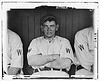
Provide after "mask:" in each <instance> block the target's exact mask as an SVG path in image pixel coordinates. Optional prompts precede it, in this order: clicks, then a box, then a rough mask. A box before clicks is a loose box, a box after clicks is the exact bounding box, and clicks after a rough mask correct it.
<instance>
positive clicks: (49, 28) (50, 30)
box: [43, 21, 58, 38]
mask: <svg viewBox="0 0 100 81" xmlns="http://www.w3.org/2000/svg"><path fill="white" fill-rule="evenodd" d="M57 30H58V25H56V24H55V21H46V22H45V23H44V25H43V31H44V34H45V36H46V37H48V38H51V37H53V36H54V35H55V32H56V31H57Z"/></svg>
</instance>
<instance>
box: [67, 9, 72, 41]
mask: <svg viewBox="0 0 100 81" xmlns="http://www.w3.org/2000/svg"><path fill="white" fill-rule="evenodd" d="M66 14H67V15H66V23H65V24H66V38H67V39H69V41H71V39H72V27H73V23H72V18H73V17H72V10H67V11H66Z"/></svg>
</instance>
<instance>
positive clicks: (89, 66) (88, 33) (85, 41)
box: [74, 27, 95, 75]
mask: <svg viewBox="0 0 100 81" xmlns="http://www.w3.org/2000/svg"><path fill="white" fill-rule="evenodd" d="M74 47H75V52H76V56H77V59H78V61H79V63H80V67H78V69H79V70H78V71H76V75H93V71H91V70H93V65H94V47H95V45H94V29H93V27H89V28H85V29H83V30H80V31H78V32H77V33H76V35H75V45H74Z"/></svg>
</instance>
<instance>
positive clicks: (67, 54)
mask: <svg viewBox="0 0 100 81" xmlns="http://www.w3.org/2000/svg"><path fill="white" fill-rule="evenodd" d="M61 45H62V46H61V50H60V58H69V59H70V60H71V61H72V62H74V56H73V51H72V48H71V45H70V42H69V41H68V40H67V39H65V40H64V41H62V43H61Z"/></svg>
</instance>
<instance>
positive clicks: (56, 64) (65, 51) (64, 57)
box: [51, 39, 74, 69]
mask: <svg viewBox="0 0 100 81" xmlns="http://www.w3.org/2000/svg"><path fill="white" fill-rule="evenodd" d="M61 44H62V47H61V49H60V58H59V59H56V60H54V61H53V62H52V63H51V67H53V68H59V69H60V68H61V69H62V68H66V69H70V66H71V63H72V62H73V59H74V57H73V51H72V48H71V45H70V42H69V41H68V40H66V39H65V40H64V41H62V43H61Z"/></svg>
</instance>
